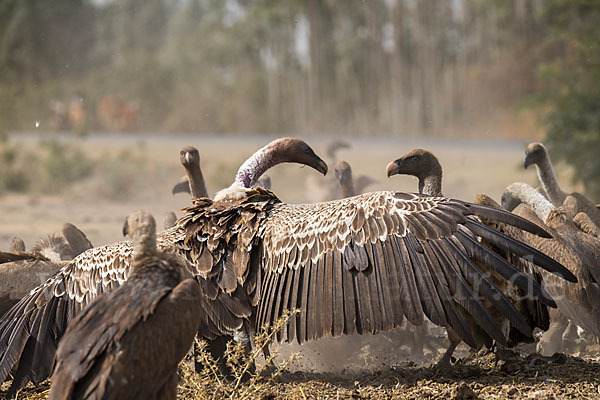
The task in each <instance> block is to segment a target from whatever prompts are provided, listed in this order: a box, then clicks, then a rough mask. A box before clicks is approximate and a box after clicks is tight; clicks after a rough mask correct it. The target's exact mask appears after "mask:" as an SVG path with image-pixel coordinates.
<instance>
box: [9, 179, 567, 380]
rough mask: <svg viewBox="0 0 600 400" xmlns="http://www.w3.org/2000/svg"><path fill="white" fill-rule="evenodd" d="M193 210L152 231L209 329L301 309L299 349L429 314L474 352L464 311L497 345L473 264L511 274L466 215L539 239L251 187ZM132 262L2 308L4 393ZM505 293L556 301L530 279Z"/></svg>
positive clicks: (376, 199) (98, 264)
mask: <svg viewBox="0 0 600 400" xmlns="http://www.w3.org/2000/svg"><path fill="white" fill-rule="evenodd" d="M193 202H194V205H193V206H192V207H189V208H187V209H186V210H185V211H186V213H185V215H184V216H183V217H182V218H181V219H180V220H179V221H178V222H177V225H176V226H175V227H174V228H171V229H169V230H166V231H163V232H162V233H159V234H158V235H157V245H158V246H157V247H158V248H159V250H166V249H170V250H169V251H173V252H176V253H177V254H179V255H181V256H183V257H185V259H186V260H187V261H188V264H189V267H190V268H191V272H192V274H193V275H195V276H198V277H199V278H198V279H197V280H198V281H199V283H200V285H201V287H202V291H203V295H204V296H205V298H206V301H207V304H208V302H210V301H213V300H215V299H218V302H216V304H218V305H219V307H222V308H221V310H222V311H219V309H218V308H217V309H213V310H211V311H210V312H209V314H210V315H211V317H210V320H209V321H206V322H205V324H206V325H210V327H209V329H208V330H209V331H211V332H213V333H214V332H215V331H219V330H220V331H221V332H226V331H227V329H232V328H233V329H237V328H239V326H240V325H237V326H234V325H235V323H238V322H239V320H236V319H233V320H228V321H225V322H223V321H222V319H221V318H220V317H221V316H222V315H223V314H224V312H225V311H226V312H227V313H231V314H233V315H234V316H235V317H238V318H250V316H251V314H253V313H254V314H253V317H252V320H251V321H250V322H251V324H256V325H257V326H261V325H262V324H264V323H271V322H273V321H275V320H277V319H278V318H279V317H280V316H281V315H282V314H283V312H284V311H285V310H294V309H297V308H299V309H300V310H301V312H300V313H299V314H298V315H297V316H296V317H295V318H292V320H291V322H290V324H289V325H288V326H287V327H286V330H285V331H284V332H283V333H282V334H281V335H280V336H279V337H278V338H279V339H286V340H288V341H291V340H294V339H295V340H297V341H298V342H304V341H307V340H313V339H317V338H320V337H323V336H326V335H332V336H339V335H341V334H350V333H353V332H358V333H366V332H371V333H375V332H379V331H383V330H388V329H391V328H393V327H395V326H398V325H400V324H401V323H402V321H403V319H404V318H407V319H408V320H409V321H410V322H411V323H413V324H417V325H418V324H421V323H422V322H423V318H424V316H426V317H427V318H429V319H430V320H431V321H432V322H433V323H435V324H438V325H442V326H445V325H449V326H451V327H452V328H453V330H454V331H455V332H456V333H457V334H458V335H459V336H460V338H461V339H462V340H463V341H465V343H467V344H469V345H471V346H476V342H475V340H474V338H473V337H472V336H471V334H470V333H469V330H468V329H467V327H466V326H465V322H464V320H463V318H462V317H461V313H464V312H467V313H468V314H470V315H471V316H472V317H473V319H474V321H475V322H476V323H477V324H478V325H479V326H481V328H482V329H483V330H484V331H485V333H486V334H487V335H489V337H490V338H493V339H496V340H498V341H499V342H500V343H506V339H505V338H504V336H503V335H502V334H501V329H500V328H499V327H498V325H497V323H496V322H495V321H494V319H493V318H492V316H491V315H490V313H489V312H488V311H487V310H486V308H485V307H484V306H483V304H482V302H481V300H480V299H479V298H478V296H477V295H476V294H475V293H474V292H473V290H472V287H474V286H473V285H475V284H476V283H477V284H481V283H483V285H484V287H485V288H486V290H485V292H484V295H486V296H488V298H489V299H490V301H496V303H498V302H499V301H498V300H497V299H504V300H506V299H505V297H504V296H503V295H502V294H501V292H499V291H498V290H497V288H495V286H494V285H493V284H492V283H491V282H489V279H488V278H487V277H486V276H485V275H483V274H482V273H481V271H480V270H479V269H478V267H477V266H476V265H474V264H473V262H471V258H473V259H476V260H478V261H481V262H486V263H487V264H488V266H489V267H490V268H491V269H494V270H495V271H497V272H498V273H499V274H500V276H502V277H503V278H504V279H510V278H512V277H513V276H514V274H518V273H520V272H519V271H518V270H517V269H516V268H514V266H512V265H510V264H508V262H506V260H502V259H498V258H499V257H498V258H494V257H493V256H490V255H489V254H488V253H486V248H485V247H483V246H481V245H480V243H479V242H478V241H477V237H478V236H477V235H476V234H475V233H474V232H473V230H477V229H483V225H481V224H480V223H479V222H478V221H477V220H476V219H475V218H474V216H479V217H486V218H489V219H498V220H500V221H501V222H504V223H508V224H511V225H515V226H517V227H519V228H522V229H527V230H529V231H530V232H534V233H536V234H545V235H548V234H547V233H546V232H545V231H543V230H542V229H540V228H539V227H538V226H537V225H534V224H532V223H529V222H528V221H526V220H524V219H521V218H519V217H517V216H514V215H512V214H509V213H506V212H504V211H498V210H494V209H490V208H486V207H484V206H478V205H475V204H471V203H466V202H462V201H459V200H452V199H447V198H444V197H431V196H426V195H418V194H408V193H399V192H374V193H367V194H363V195H359V196H355V197H351V198H346V199H342V200H337V201H332V202H326V203H317V204H307V205H289V204H284V203H281V201H280V200H279V199H278V198H277V197H276V196H275V195H274V194H273V193H272V192H270V191H268V190H266V189H263V188H261V187H257V188H254V189H244V191H243V195H239V193H238V194H236V193H232V195H231V197H227V196H224V198H223V200H222V201H212V200H210V199H206V198H202V199H195V200H193ZM481 232H482V233H479V234H486V235H487V236H488V237H494V238H496V239H498V240H497V242H498V245H499V246H501V247H502V246H503V247H504V248H506V250H507V251H509V252H519V251H520V252H523V251H524V250H523V248H521V247H519V246H517V245H515V243H513V242H510V241H508V240H507V239H508V238H506V237H504V236H503V235H502V234H501V233H499V232H496V231H492V232H487V233H486V232H484V231H481ZM530 250H531V251H535V250H533V249H530ZM527 251H529V249H528V250H527ZM131 257H132V245H131V243H130V242H121V243H118V244H115V245H111V246H105V247H100V248H96V249H92V250H88V251H86V252H85V253H83V254H81V255H80V256H79V257H77V258H76V259H75V260H73V262H71V263H70V264H69V265H67V266H66V267H65V268H63V269H62V270H61V271H60V272H59V273H58V274H57V275H56V276H55V277H53V278H52V279H50V280H48V281H47V282H46V283H45V284H44V285H42V286H40V287H38V288H36V289H35V290H34V291H32V293H31V294H30V295H29V296H27V297H26V298H24V299H23V300H22V301H21V302H20V303H18V304H17V305H16V306H15V307H13V308H12V309H11V310H10V311H8V313H7V314H6V315H5V316H4V317H3V318H2V319H1V320H0V381H4V380H5V379H6V378H7V376H8V374H9V373H10V372H11V371H12V372H15V380H14V381H13V387H15V388H18V387H21V386H22V385H23V384H24V382H25V383H26V382H27V381H28V380H32V381H34V382H39V381H40V380H42V379H44V378H46V377H47V376H48V375H49V374H50V372H51V367H52V364H53V360H54V352H55V350H56V343H57V342H58V339H59V338H60V336H61V335H62V333H63V332H64V330H65V329H66V324H67V322H68V320H70V319H71V318H73V316H74V315H76V314H77V313H78V312H79V311H80V310H81V309H82V307H83V306H84V305H85V304H87V303H88V302H90V301H91V300H92V299H93V298H94V297H95V296H97V295H98V294H100V293H102V292H105V291H109V290H113V289H114V288H115V287H117V286H119V285H120V284H121V283H122V282H123V281H124V280H126V279H127V276H128V271H129V263H130V261H131ZM536 257H537V260H538V261H537V262H538V263H539V264H543V265H541V266H542V267H544V268H547V269H549V270H550V271H551V272H554V273H560V274H562V276H564V277H567V279H570V280H575V277H574V276H572V274H570V273H569V271H568V270H566V269H564V267H562V266H561V265H559V264H557V263H556V262H553V260H550V259H548V257H545V256H544V255H543V254H541V253H538V254H537V256H536ZM569 274H570V275H569ZM515 284H516V285H518V286H519V285H520V286H522V288H524V289H533V292H534V295H536V296H539V297H540V298H542V300H544V301H545V303H546V304H548V305H554V303H553V301H552V299H550V298H549V297H546V296H547V294H545V292H544V291H543V289H542V288H541V287H540V286H539V284H537V283H536V282H534V281H531V279H530V278H528V277H527V276H523V277H521V279H518V280H515ZM496 297H497V298H496ZM510 307H511V306H506V307H505V308H504V309H503V312H504V313H506V314H508V315H506V316H507V318H509V319H510V320H511V321H514V322H515V325H516V326H519V327H520V329H521V330H522V331H528V330H530V327H529V326H528V324H527V322H526V321H524V320H523V317H522V316H521V315H520V314H519V313H518V311H517V310H516V309H514V307H512V308H510ZM224 324H225V325H226V324H228V325H230V326H224ZM15 370H16V371H15Z"/></svg>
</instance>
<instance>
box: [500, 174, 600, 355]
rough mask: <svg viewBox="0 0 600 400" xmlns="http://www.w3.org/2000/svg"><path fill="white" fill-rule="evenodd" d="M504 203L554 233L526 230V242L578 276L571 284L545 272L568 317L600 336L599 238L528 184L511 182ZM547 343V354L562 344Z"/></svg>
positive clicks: (543, 349)
mask: <svg viewBox="0 0 600 400" xmlns="http://www.w3.org/2000/svg"><path fill="white" fill-rule="evenodd" d="M520 203H521V204H520ZM502 205H503V206H504V207H505V208H507V209H508V210H514V212H515V213H518V214H519V215H521V216H523V217H525V218H527V219H530V220H531V221H533V222H536V223H537V224H539V225H540V226H542V227H544V229H546V230H547V231H548V232H550V233H552V236H553V237H552V238H540V237H537V236H535V235H530V234H528V233H524V236H525V237H524V239H523V241H524V242H526V243H528V244H529V245H531V246H532V247H535V248H536V249H538V250H540V251H542V252H544V253H546V254H548V255H549V256H550V257H552V258H554V259H555V260H557V261H558V262H560V263H562V264H563V265H565V266H567V268H569V269H570V270H571V271H572V272H573V273H574V274H575V276H577V279H578V282H577V283H569V282H564V281H563V280H560V279H555V277H554V276H552V275H550V274H544V281H545V286H546V287H547V289H548V292H549V293H550V294H551V295H552V296H553V297H554V298H555V299H556V303H557V304H558V308H559V310H560V311H561V312H562V313H563V314H564V315H565V316H566V317H567V318H568V319H569V320H571V321H572V322H574V323H575V324H576V325H579V326H581V327H582V328H583V329H584V330H586V331H587V332H589V333H591V334H593V335H596V336H600V240H599V239H598V238H596V237H594V236H592V235H588V234H586V233H584V232H582V231H580V230H579V229H578V228H577V227H576V226H575V224H574V223H573V221H572V220H571V219H570V218H569V217H568V216H567V215H566V213H565V212H564V210H563V209H562V208H561V207H554V206H553V205H552V203H550V201H548V200H547V199H546V198H545V197H543V196H542V195H541V194H539V193H538V192H537V191H536V190H535V189H534V188H532V187H531V186H529V185H527V184H526V183H518V182H517V183H512V184H511V185H509V186H508V187H507V188H506V189H505V191H504V193H503V195H502ZM517 205H519V207H518V208H516V207H517ZM558 323H560V321H559V322H558ZM561 325H564V324H562V323H561ZM553 331H556V329H553ZM544 342H548V343H547V344H546V348H544V346H543V345H544V343H542V347H541V348H540V350H541V351H544V352H545V353H549V352H550V351H551V350H549V349H555V348H560V343H558V345H557V344H556V343H549V341H546V340H544Z"/></svg>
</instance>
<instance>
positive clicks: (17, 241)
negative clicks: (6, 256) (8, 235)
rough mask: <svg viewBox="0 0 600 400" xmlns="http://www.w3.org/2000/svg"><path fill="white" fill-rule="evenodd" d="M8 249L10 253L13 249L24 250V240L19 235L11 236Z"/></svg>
mask: <svg viewBox="0 0 600 400" xmlns="http://www.w3.org/2000/svg"><path fill="white" fill-rule="evenodd" d="M8 251H9V252H11V253H12V252H15V251H25V242H24V241H23V239H21V238H20V237H17V236H15V237H13V238H12V239H11V241H10V246H9V248H8Z"/></svg>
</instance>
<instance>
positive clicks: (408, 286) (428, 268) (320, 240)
mask: <svg viewBox="0 0 600 400" xmlns="http://www.w3.org/2000/svg"><path fill="white" fill-rule="evenodd" d="M473 214H482V215H483V216H485V217H487V218H498V219H500V220H502V222H504V223H512V224H514V225H517V226H520V227H526V228H529V229H530V230H535V231H536V232H538V233H539V232H540V230H539V228H538V227H537V226H536V227H535V228H532V227H531V226H530V225H528V224H527V223H523V221H522V220H521V219H518V218H513V217H512V216H511V215H510V214H508V213H504V212H502V211H499V210H490V209H488V208H487V207H484V206H472V205H471V204H469V203H464V202H460V201H455V200H450V199H445V198H435V197H430V196H421V195H413V194H406V193H393V192H376V193H369V194H366V195H361V196H356V197H353V198H348V199H343V200H339V201H334V202H328V203H319V204H316V205H286V204H278V203H274V204H273V205H272V206H271V207H270V208H269V209H268V210H267V216H266V219H265V221H264V222H263V223H262V224H261V228H260V230H259V239H261V242H260V246H261V248H262V251H263V254H264V260H263V268H264V269H266V270H267V271H269V270H270V271H271V272H272V273H281V268H282V267H283V268H285V267H286V266H285V265H284V266H282V265H281V264H280V259H281V255H282V254H284V253H286V254H290V253H292V252H294V251H297V252H298V259H299V262H298V260H297V261H296V263H295V264H294V266H298V265H299V269H300V270H302V269H303V270H304V274H303V277H304V279H303V282H302V284H301V285H300V286H301V287H300V289H301V290H299V291H298V294H297V295H298V297H299V299H298V302H297V303H296V304H298V305H299V306H300V308H301V314H300V317H299V318H298V325H297V329H296V335H297V340H298V341H299V342H302V341H304V340H306V339H313V338H318V337H322V336H324V335H329V334H331V335H337V334H339V333H340V328H339V327H340V326H341V325H340V323H339V322H337V323H336V322H335V321H336V315H335V314H339V313H340V312H341V310H342V309H343V312H344V333H350V332H352V331H353V330H354V329H356V330H357V331H358V332H359V333H363V332H377V331H379V330H382V329H389V328H390V327H392V326H397V325H399V324H400V323H401V322H402V317H403V315H405V316H407V317H408V318H409V320H410V321H411V322H413V323H417V324H418V323H421V321H422V320H423V316H424V315H427V316H428V317H429V318H431V319H433V320H435V321H434V322H436V323H438V324H442V323H445V322H449V323H451V325H454V326H455V327H456V331H457V332H458V333H459V335H461V337H463V338H465V339H467V340H469V339H471V340H469V342H470V343H473V341H472V338H469V337H467V336H468V335H466V334H465V329H464V326H463V325H464V323H461V322H460V321H459V319H460V318H463V317H461V316H460V313H459V312H457V311H456V309H455V305H454V303H456V305H458V304H460V305H462V306H463V307H464V309H465V310H466V311H467V312H468V313H469V314H470V315H471V316H472V317H473V318H475V321H477V324H479V325H482V326H483V329H484V331H485V332H486V333H487V334H488V335H490V336H492V337H493V338H495V339H497V340H499V341H501V342H504V343H505V340H504V341H503V340H502V339H503V337H502V336H501V334H500V333H499V332H500V329H499V327H498V326H497V324H496V323H495V322H494V320H493V318H492V317H491V315H490V314H489V312H488V311H487V310H486V309H485V307H483V305H482V303H481V302H480V301H479V300H478V299H477V296H476V293H474V292H473V291H472V289H471V288H470V286H469V284H468V283H467V282H466V281H464V279H463V278H462V273H459V272H458V271H460V270H461V269H462V268H476V266H475V265H473V264H472V263H471V264H469V265H465V264H464V261H460V260H469V256H472V255H477V254H484V253H483V251H484V250H481V248H482V246H481V245H480V244H479V243H478V242H476V241H475V242H473V243H471V242H468V243H467V244H468V245H469V247H468V248H465V247H464V243H463V241H465V240H466V238H469V239H470V237H473V236H472V235H473V233H471V231H470V230H469V228H468V227H467V226H466V225H465V224H466V223H467V222H469V221H470V219H469V217H470V216H471V215H473ZM466 233H468V234H466ZM461 235H462V236H461ZM492 235H500V234H499V233H497V232H495V233H492ZM443 239H452V240H451V241H447V240H443ZM459 239H460V240H459ZM436 240H441V241H440V242H439V243H438V244H437V246H438V248H437V249H433V248H431V247H429V245H428V243H431V241H436ZM502 240H504V241H505V242H504V245H505V246H506V247H508V251H510V250H511V249H512V248H511V246H512V244H511V243H508V242H506V239H505V238H503V239H502ZM502 240H498V241H499V242H501V241H502ZM465 243H466V242H465ZM371 246H372V247H371ZM440 248H444V249H445V250H444V251H445V253H447V254H448V255H449V254H455V256H452V257H448V255H446V256H442V255H440ZM513 250H514V249H513ZM515 251H517V252H519V251H521V250H520V249H519V248H517V250H515ZM486 254H487V253H486ZM336 255H337V256H336ZM329 257H332V260H333V262H332V283H331V284H333V285H334V287H333V288H332V289H331V290H329V291H328V292H327V293H326V292H325V291H323V290H322V289H323V287H327V286H328V284H329V281H327V280H326V278H325V277H326V276H327V271H326V270H325V268H326V267H325V266H326V265H327V260H328V258H329ZM481 257H483V256H481ZM481 257H480V258H481ZM309 259H310V261H308V260H309ZM321 260H324V261H323V262H320V261H321ZM337 260H339V262H336V261H337ZM484 261H487V262H488V263H492V265H491V268H492V269H494V268H497V267H498V268H501V269H502V268H505V267H504V264H502V265H499V266H497V265H495V264H497V263H498V260H496V259H493V260H492V259H491V258H489V257H488V258H486V259H485V260H484ZM538 262H539V263H540V264H544V263H546V264H549V265H551V267H550V268H551V269H552V270H554V271H555V272H556V271H558V269H559V268H558V267H556V265H554V264H551V262H550V261H548V259H547V258H544V257H543V255H542V256H540V259H539V260H538ZM505 272H506V271H505ZM560 272H561V273H566V274H568V271H567V270H566V269H564V268H562V266H561V269H560ZM440 273H442V274H443V276H444V277H445V279H455V280H457V282H458V284H457V285H454V287H453V288H452V287H451V286H450V285H448V284H447V283H446V284H443V282H444V281H445V279H444V280H442V278H437V277H436V278H434V274H440ZM338 276H339V277H338ZM524 279H526V280H529V279H530V278H528V277H525V278H524ZM271 282H278V280H277V279H270V280H267V281H265V287H264V289H263V293H268V294H269V296H268V297H263V298H261V300H260V303H259V310H261V309H267V310H268V309H269V308H270V307H272V305H270V304H269V303H270V302H271V301H272V300H270V299H277V298H278V296H280V295H283V290H281V289H280V287H279V286H280V285H275V284H273V283H271ZM472 283H473V281H471V284H472ZM307 285H308V287H307ZM492 286H493V285H492ZM492 286H490V284H489V282H487V281H486V285H485V287H484V288H483V289H482V293H481V294H484V295H487V296H497V295H498V294H499V292H498V291H497V290H494V288H493V287H492ZM538 287H539V285H538ZM390 288H393V291H391V289H390ZM339 289H341V290H339ZM273 291H275V292H276V294H275V295H274V294H273ZM339 293H343V296H340V295H339ZM540 293H543V292H538V295H539V294H540ZM396 299H399V301H398V300H396ZM503 300H505V299H503ZM275 301H278V300H275ZM277 304H279V303H277ZM328 304H332V310H333V312H334V313H335V314H334V315H333V316H332V320H333V321H334V323H333V324H332V325H330V324H329V323H328V322H329V320H328V318H326V317H324V316H322V315H321V313H322V312H323V311H322V308H323V307H324V306H325V305H328ZM342 304H343V308H342ZM496 304H497V306H498V307H499V308H501V309H502V311H503V312H504V313H506V314H509V315H507V317H509V318H510V319H511V320H512V321H518V322H519V323H521V322H522V317H521V316H520V315H518V316H516V315H513V314H514V313H516V312H517V310H516V309H515V308H514V307H512V308H510V307H508V306H507V303H506V302H505V301H500V302H498V301H497V300H496ZM305 308H307V309H305ZM259 315H261V317H262V318H259V320H258V323H265V322H270V321H269V317H268V315H269V313H264V312H263V313H260V312H259ZM319 315H321V316H320V317H318V316H319ZM519 318H520V319H519ZM337 320H340V319H339V318H337ZM520 327H521V328H523V324H522V323H521V324H520ZM325 328H327V329H325Z"/></svg>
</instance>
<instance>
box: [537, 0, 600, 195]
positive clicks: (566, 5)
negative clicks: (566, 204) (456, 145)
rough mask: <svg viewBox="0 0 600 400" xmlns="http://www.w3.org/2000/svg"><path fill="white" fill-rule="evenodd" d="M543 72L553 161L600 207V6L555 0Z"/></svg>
mask: <svg viewBox="0 0 600 400" xmlns="http://www.w3.org/2000/svg"><path fill="white" fill-rule="evenodd" d="M545 18H546V22H547V25H548V28H547V29H548V34H547V41H546V43H545V59H546V62H544V63H543V64H542V65H541V66H540V78H541V82H542V85H543V86H542V88H541V92H540V95H539V97H540V98H541V99H542V104H543V106H544V118H543V122H544V124H545V126H546V127H547V144H548V146H549V147H550V151H551V152H552V156H553V158H555V159H558V160H564V161H566V162H568V163H569V164H571V165H573V166H574V167H575V169H576V171H577V173H576V174H574V179H575V180H576V181H579V182H582V183H583V184H584V186H585V190H586V193H587V194H588V195H589V196H591V197H592V198H594V199H595V200H596V201H600V157H598V155H599V153H600V25H599V24H598V21H600V2H597V1H589V0H576V1H572V0H568V1H567V0H552V1H551V2H550V3H549V5H548V8H547V13H546V16H545Z"/></svg>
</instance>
